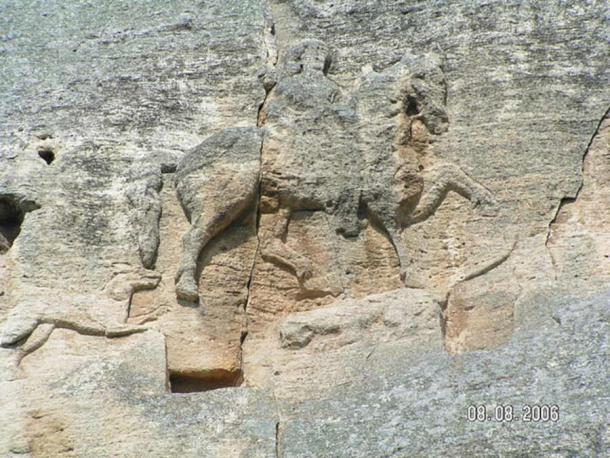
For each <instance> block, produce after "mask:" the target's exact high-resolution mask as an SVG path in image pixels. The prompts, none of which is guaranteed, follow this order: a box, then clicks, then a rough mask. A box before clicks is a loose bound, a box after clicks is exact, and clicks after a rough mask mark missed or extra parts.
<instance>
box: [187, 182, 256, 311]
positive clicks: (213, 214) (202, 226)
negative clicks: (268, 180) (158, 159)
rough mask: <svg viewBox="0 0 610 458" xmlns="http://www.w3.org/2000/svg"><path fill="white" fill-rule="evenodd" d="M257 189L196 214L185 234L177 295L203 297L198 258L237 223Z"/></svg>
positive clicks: (193, 298) (190, 297)
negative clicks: (198, 276)
mask: <svg viewBox="0 0 610 458" xmlns="http://www.w3.org/2000/svg"><path fill="white" fill-rule="evenodd" d="M254 197H255V191H253V192H252V193H249V194H247V195H244V196H242V198H241V199H239V200H233V201H231V202H229V203H227V204H226V205H224V206H222V207H221V208H215V209H212V210H215V211H204V212H202V213H201V214H200V215H193V216H194V220H193V221H192V223H191V227H190V228H189V230H188V232H186V234H184V236H183V237H182V247H183V248H182V261H181V263H180V267H179V268H178V272H177V273H176V296H177V297H178V299H183V300H186V301H189V302H196V301H197V300H198V298H199V291H198V287H197V283H198V282H197V278H196V276H197V260H198V258H199V254H200V253H201V250H202V249H203V248H204V247H205V246H206V245H207V244H208V243H209V242H210V240H212V239H213V238H214V237H216V236H217V235H218V234H219V233H221V232H222V231H224V230H225V229H226V228H227V227H228V226H229V225H230V224H231V223H233V222H234V221H235V220H236V219H237V218H238V217H239V216H240V215H241V214H242V213H243V212H244V211H245V210H246V209H247V208H248V206H249V205H250V204H251V203H252V202H253V199H254Z"/></svg>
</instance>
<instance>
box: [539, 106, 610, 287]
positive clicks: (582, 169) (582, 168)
mask: <svg viewBox="0 0 610 458" xmlns="http://www.w3.org/2000/svg"><path fill="white" fill-rule="evenodd" d="M608 116H610V108H609V109H607V110H606V112H605V113H604V115H603V116H602V117H601V119H600V120H599V122H598V123H597V127H596V128H595V130H594V131H593V134H592V135H591V138H590V139H589V143H588V144H587V147H586V148H585V152H584V154H583V155H582V161H581V166H580V184H579V185H578V189H576V193H574V195H573V196H565V197H562V198H561V200H560V201H559V204H558V205H557V209H556V210H555V214H554V216H553V218H552V219H551V221H550V222H549V224H548V226H547V231H546V239H545V241H544V247H545V248H546V251H547V253H548V254H549V257H550V258H551V264H552V266H553V273H554V278H555V280H557V261H556V259H555V256H553V252H552V251H551V249H550V247H549V244H550V242H551V241H552V238H553V226H554V225H555V223H557V221H558V218H559V216H560V215H561V211H562V210H563V208H564V207H565V206H566V205H569V204H572V203H574V202H576V200H577V199H578V196H579V195H580V192H581V191H582V189H583V186H584V184H585V163H586V161H587V156H588V155H589V151H590V150H591V145H592V144H593V140H594V139H595V137H597V135H598V134H599V131H600V128H601V125H602V123H603V122H604V119H606V118H607V117H608Z"/></svg>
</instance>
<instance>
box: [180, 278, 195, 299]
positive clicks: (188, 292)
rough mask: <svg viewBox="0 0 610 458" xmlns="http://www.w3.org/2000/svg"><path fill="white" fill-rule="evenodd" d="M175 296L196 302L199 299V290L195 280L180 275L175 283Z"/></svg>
mask: <svg viewBox="0 0 610 458" xmlns="http://www.w3.org/2000/svg"><path fill="white" fill-rule="evenodd" d="M176 297H177V298H178V299H181V300H184V301H188V302H197V301H198V300H199V291H198V290H197V285H196V284H195V282H194V281H189V280H187V279H186V277H185V276H182V278H181V279H180V281H179V282H178V283H177V284H176Z"/></svg>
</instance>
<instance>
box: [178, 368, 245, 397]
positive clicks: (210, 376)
mask: <svg viewBox="0 0 610 458" xmlns="http://www.w3.org/2000/svg"><path fill="white" fill-rule="evenodd" d="M242 381H243V377H242V373H241V370H239V369H237V370H233V371H230V370H226V369H212V370H209V371H205V372H200V373H179V372H170V374H169V384H170V391H171V392H172V393H197V392H201V391H210V390H217V389H219V388H228V387H236V386H240V385H241V382H242Z"/></svg>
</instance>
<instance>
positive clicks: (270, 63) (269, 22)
mask: <svg viewBox="0 0 610 458" xmlns="http://www.w3.org/2000/svg"><path fill="white" fill-rule="evenodd" d="M264 15H265V20H266V24H265V30H264V31H263V42H264V44H265V53H266V62H265V68H264V70H263V73H262V75H259V76H261V80H262V81H261V82H262V85H263V89H264V91H265V96H264V98H263V100H262V101H261V103H260V104H259V106H258V111H257V117H256V126H257V127H259V128H262V126H263V125H264V123H265V119H264V116H263V113H264V112H263V107H264V106H265V104H266V103H267V98H268V97H269V93H270V92H271V90H272V89H273V86H274V85H275V81H274V80H272V79H271V80H270V79H269V75H268V72H270V71H272V70H273V69H274V68H275V66H276V65H277V58H278V56H277V47H276V45H275V22H274V21H273V16H272V13H271V8H270V7H269V5H268V4H267V3H266V2H265V12H264ZM264 145H265V135H264V133H263V136H262V138H261V144H260V150H259V156H258V164H259V175H258V184H257V190H256V203H255V208H254V210H253V211H254V213H255V218H256V219H255V222H254V224H255V233H256V248H255V250H254V256H253V258H252V265H251V266H250V273H249V276H248V282H247V285H246V288H247V292H246V300H245V302H244V314H245V329H244V330H243V331H242V334H241V337H240V341H239V351H240V367H241V374H242V377H243V373H244V371H243V360H244V358H243V347H244V342H245V340H246V338H247V337H248V329H249V323H248V314H247V310H248V306H249V305H250V299H251V296H250V293H251V288H252V280H253V278H254V271H255V269H256V260H257V259H258V256H259V252H260V246H261V239H260V235H259V228H260V219H261V212H260V202H261V192H262V165H263V149H264Z"/></svg>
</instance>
